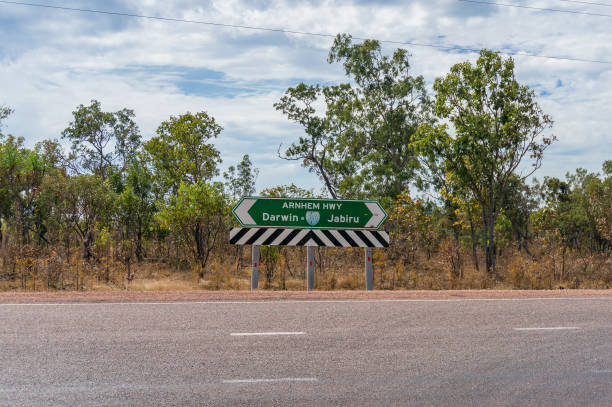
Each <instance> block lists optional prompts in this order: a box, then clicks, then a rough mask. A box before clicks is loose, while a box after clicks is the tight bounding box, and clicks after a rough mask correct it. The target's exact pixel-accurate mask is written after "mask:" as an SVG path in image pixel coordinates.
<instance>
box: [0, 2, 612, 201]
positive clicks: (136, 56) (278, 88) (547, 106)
mask: <svg viewBox="0 0 612 407" xmlns="http://www.w3.org/2000/svg"><path fill="white" fill-rule="evenodd" d="M37 1H38V3H39V4H46V5H53V6H61V7H69V8H81V9H95V10H103V11H112V12H119V13H128V14H137V15H146V16H155V17H166V18H174V19H185V20H194V21H205V22H213V23H220V24H230V25H241V26H254V27H269V28H281V29H287V30H294V31H307V32H316V33H329V34H336V33H340V32H346V33H351V34H352V35H353V36H355V37H366V38H376V39H379V40H389V41H399V42H411V43H419V44H438V45H447V46H453V47H459V48H470V49H480V48H483V47H486V48H490V49H496V50H503V51H507V52H511V53H528V54H537V55H546V56H555V57H567V58H570V59H581V60H597V61H603V62H607V63H595V62H579V61H571V60H565V59H547V58H537V57H527V56H516V57H515V60H516V65H517V68H516V70H517V76H518V79H519V81H520V82H521V83H523V84H527V85H529V86H530V87H531V88H533V89H534V90H535V91H536V93H537V94H538V95H539V101H540V103H541V105H542V107H543V108H544V111H545V112H546V113H548V114H550V115H551V116H552V117H553V119H554V121H555V126H554V129H553V131H552V132H553V133H554V134H555V135H556V136H557V137H558V141H557V142H556V144H555V145H554V146H552V147H551V148H550V149H549V151H548V152H547V155H546V157H545V161H544V164H543V166H542V168H541V169H540V170H539V172H538V173H537V176H538V177H543V176H545V175H551V176H563V175H564V174H565V172H566V171H568V170H571V171H573V170H574V169H575V168H576V167H583V168H586V169H588V170H590V171H599V170H600V168H601V164H602V162H603V161H604V160H606V159H612V137H611V136H610V134H611V133H610V126H609V123H608V122H609V119H610V116H612V108H611V107H610V102H611V101H612V30H611V29H610V27H612V0H598V1H597V3H599V5H592V4H584V2H571V1H563V0H541V1H537V0H536V1H527V0H525V1H519V0H500V1H499V2H500V3H502V4H511V5H523V6H529V7H539V8H552V9H559V10H568V11H577V12H581V13H591V14H603V15H604V16H601V15H599V16H598V15H589V14H579V13H560V12H551V11H541V10H534V9H525V8H518V7H504V6H500V5H487V4H476V3H470V2H461V1H457V0H429V1H425V0H422V1H408V0H405V1H400V0H398V1H392V0H389V1H385V0H379V1H359V0H355V1H331V0H329V1H315V0H311V1H301V2H300V1H272V0H270V1H268V0H253V1H241V0H219V1H214V0H209V1H206V0H199V1H196V0H177V1H161V0H139V1H136V0H133V1H119V0H57V1H51V0H37ZM587 1H591V0H587ZM602 1H610V6H607V5H602V4H601V3H602ZM592 2H596V1H595V0H592ZM605 15H609V16H608V17H606V16H605ZM0 38H2V40H1V41H0V61H1V62H0V105H8V106H10V107H12V108H13V109H14V110H15V113H14V114H13V115H12V116H11V117H10V118H9V119H8V120H7V121H6V123H5V128H4V132H8V133H12V134H14V135H16V136H23V137H24V138H25V139H26V143H27V144H28V146H33V145H34V144H35V143H36V142H37V141H40V140H42V139H46V138H59V135H60V133H61V131H62V130H63V129H64V128H65V127H66V126H67V124H68V123H69V122H70V121H71V112H72V111H73V110H74V108H75V107H76V106H77V105H79V104H88V103H89V101H90V100H91V99H97V100H99V101H100V102H101V103H102V107H103V109H104V110H107V111H114V110H118V109H121V108H124V107H127V108H130V109H133V110H134V111H135V113H136V121H137V123H138V125H139V126H140V128H141V131H142V134H143V136H144V138H145V139H146V138H149V137H151V135H153V134H154V133H155V129H156V128H157V126H158V125H159V123H160V122H161V121H163V120H165V119H167V118H168V117H169V116H170V115H179V114H181V113H184V112H186V111H191V112H197V111H202V110H205V111H207V112H209V113H210V114H212V115H213V116H214V117H215V118H216V119H217V121H218V122H220V123H221V125H222V126H223V127H224V131H223V132H222V134H221V135H220V137H219V138H218V139H217V140H216V141H215V145H216V146H217V147H218V148H219V149H220V150H221V153H222V158H223V168H226V167H227V166H229V165H232V164H236V163H237V162H238V161H239V160H240V158H241V157H242V155H243V154H245V153H248V154H250V156H251V158H252V160H253V162H254V164H255V166H256V167H258V168H259V169H260V176H259V179H258V182H257V188H258V190H261V189H262V188H266V187H270V186H274V185H279V184H287V183H291V182H294V183H296V184H298V185H300V186H303V187H307V188H315V189H317V190H318V189H319V188H320V184H319V182H318V180H317V179H316V178H315V177H314V176H312V175H310V174H308V173H307V172H306V171H305V170H304V169H303V168H301V167H300V166H299V164H295V163H289V162H285V161H282V160H280V159H278V158H277V157H276V151H277V149H278V146H279V144H281V143H283V144H285V145H286V144H289V143H291V142H292V141H294V140H296V139H297V137H299V135H300V134H301V130H300V128H299V127H297V126H295V125H293V124H291V123H289V122H288V121H287V120H286V119H285V118H284V117H283V116H282V115H281V114H280V113H278V112H276V111H275V110H274V108H273V106H272V105H273V103H274V102H276V101H277V100H278V99H279V97H280V96H281V95H282V93H283V91H284V90H285V89H286V88H287V87H289V86H294V85H296V84H297V83H299V82H301V81H306V82H310V83H324V84H331V83H338V82H341V81H343V80H344V78H343V74H342V71H341V69H340V66H337V65H329V64H328V63H327V62H326V56H327V53H328V50H329V47H330V45H331V42H332V39H331V38H328V37H320V36H308V35H295V34H287V33H278V32H269V31H257V30H248V29H240V28H230V27H223V26H211V25H204V24H194V23H181V22H171V21H160V20H151V19H144V18H135V17H126V16H118V15H104V14H94V13H86V12H79V11H70V10H58V9H50V8H40V7H32V6H24V5H17V4H7V2H0ZM383 45H384V50H385V52H387V53H391V52H393V50H394V49H395V48H396V47H398V45H395V44H390V43H384V44H383ZM402 47H403V48H405V49H407V50H409V52H410V53H411V55H412V59H411V62H412V66H413V73H414V74H415V75H419V74H420V75H423V76H424V77H425V79H426V80H427V82H428V84H429V86H431V84H432V82H433V80H434V79H435V78H436V77H438V76H441V75H443V74H445V72H447V71H448V69H449V68H450V66H451V65H453V64H454V63H457V62H462V61H465V60H471V61H474V60H475V59H476V54H475V53H472V52H468V51H465V50H445V49H440V48H435V47H428V46H415V45H403V46H402Z"/></svg>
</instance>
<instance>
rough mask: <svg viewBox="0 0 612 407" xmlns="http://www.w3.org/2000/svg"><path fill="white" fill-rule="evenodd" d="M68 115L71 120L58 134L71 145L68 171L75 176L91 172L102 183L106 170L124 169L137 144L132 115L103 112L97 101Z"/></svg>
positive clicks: (137, 139) (135, 128)
mask: <svg viewBox="0 0 612 407" xmlns="http://www.w3.org/2000/svg"><path fill="white" fill-rule="evenodd" d="M72 115H73V121H72V122H71V123H70V124H69V126H68V127H67V128H66V129H65V130H64V131H63V132H62V138H63V139H66V140H69V141H70V142H71V143H72V149H71V153H70V155H69V157H68V163H69V164H70V167H71V169H72V170H73V171H74V172H76V173H78V174H81V173H84V172H89V173H93V174H95V175H98V176H99V177H101V178H102V179H104V180H105V179H106V178H107V175H108V171H109V167H111V166H115V165H116V166H118V167H119V168H120V169H125V167H126V166H127V163H128V161H129V160H130V159H131V158H132V157H133V156H134V154H135V153H136V151H137V150H138V149H139V147H140V144H141V141H140V131H139V129H138V126H137V125H136V123H135V122H134V120H133V119H134V112H133V111H132V110H130V109H122V110H119V111H117V112H105V111H102V107H101V104H100V102H98V101H97V100H92V101H91V104H90V105H89V106H84V105H82V104H81V105H79V106H78V107H77V109H76V110H75V111H73V112H72Z"/></svg>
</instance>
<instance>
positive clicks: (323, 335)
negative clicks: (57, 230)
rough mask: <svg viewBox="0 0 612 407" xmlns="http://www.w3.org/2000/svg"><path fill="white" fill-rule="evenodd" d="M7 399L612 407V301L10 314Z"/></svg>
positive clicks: (184, 306) (1, 344)
mask: <svg viewBox="0 0 612 407" xmlns="http://www.w3.org/2000/svg"><path fill="white" fill-rule="evenodd" d="M542 328H546V329H542ZM279 332H280V333H283V334H276V335H273V334H270V333H279ZM262 333H268V334H267V335H252V334H262ZM0 405H2V406H4V405H7V406H36V405H39V406H49V405H66V406H68V405H70V406H75V405H80V406H93V405H104V406H113V405H129V406H153V405H163V406H173V405H176V406H189V405H198V406H202V405H203V406H208V405H211V406H217V405H218V406H231V405H266V406H270V405H275V406H292V405H308V406H324V405H349V406H386V405H401V406H407V405H414V406H421V405H422V406H612V298H610V297H608V298H566V299H512V300H465V299H461V300H451V301H445V300H403V301H402V300H399V301H398V300H391V301H384V300H382V301H381V300H375V301H359V300H356V301H355V300H348V301H339V302H334V301H283V302H233V303H228V302H225V303H222V302H216V303H152V304H143V303H131V304H130V303H128V304H119V303H115V304H112V303H111V304H108V303H106V304H105V303H91V304H88V303H81V304H46V305H44V304H36V305H34V304H29V305H28V304H0Z"/></svg>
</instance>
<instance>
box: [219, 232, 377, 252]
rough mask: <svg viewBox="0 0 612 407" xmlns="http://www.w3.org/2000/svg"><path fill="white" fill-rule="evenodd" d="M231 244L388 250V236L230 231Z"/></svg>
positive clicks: (371, 233)
mask: <svg viewBox="0 0 612 407" xmlns="http://www.w3.org/2000/svg"><path fill="white" fill-rule="evenodd" d="M230 244H236V245H249V244H250V245H253V246H266V245H268V246H330V247H389V234H388V233H387V232H385V231H384V230H308V229H274V228H232V229H231V230H230ZM370 257H371V256H370Z"/></svg>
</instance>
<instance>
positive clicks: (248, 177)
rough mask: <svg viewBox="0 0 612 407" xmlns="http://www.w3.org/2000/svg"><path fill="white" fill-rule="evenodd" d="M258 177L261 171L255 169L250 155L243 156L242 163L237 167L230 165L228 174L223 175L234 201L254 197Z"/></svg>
mask: <svg viewBox="0 0 612 407" xmlns="http://www.w3.org/2000/svg"><path fill="white" fill-rule="evenodd" d="M258 175H259V169H257V168H253V163H252V162H251V159H250V158H249V155H248V154H245V155H244V156H242V161H240V163H238V165H237V166H236V167H234V166H233V165H230V166H229V168H228V169H227V172H225V173H223V177H224V178H225V179H226V182H225V185H226V187H227V189H228V191H229V193H230V194H231V196H232V199H236V198H239V197H241V196H249V195H253V194H254V193H255V181H257V176H258Z"/></svg>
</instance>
